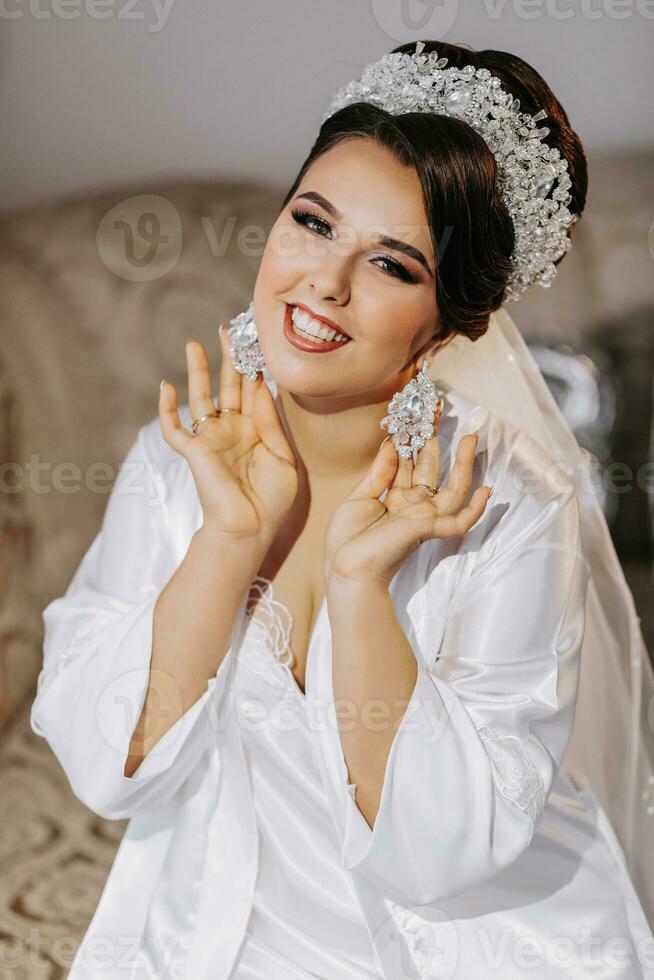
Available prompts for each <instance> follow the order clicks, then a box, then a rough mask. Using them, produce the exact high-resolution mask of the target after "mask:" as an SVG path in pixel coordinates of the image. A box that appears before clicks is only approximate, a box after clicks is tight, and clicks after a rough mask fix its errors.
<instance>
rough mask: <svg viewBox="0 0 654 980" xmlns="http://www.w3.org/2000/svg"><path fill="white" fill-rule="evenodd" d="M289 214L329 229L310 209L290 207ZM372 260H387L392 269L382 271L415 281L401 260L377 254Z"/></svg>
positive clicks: (302, 223) (301, 223)
mask: <svg viewBox="0 0 654 980" xmlns="http://www.w3.org/2000/svg"><path fill="white" fill-rule="evenodd" d="M291 215H292V216H293V219H294V220H295V221H297V223H298V224H300V225H305V226H306V227H307V228H309V222H310V221H316V222H318V224H320V225H322V226H323V228H328V229H329V230H330V231H331V225H330V224H328V222H326V221H324V220H323V219H322V218H321V217H319V215H317V214H313V212H311V211H303V210H301V209H292V210H291ZM310 230H312V229H311V228H310ZM316 234H318V235H322V232H320V231H318V232H316ZM323 237H325V238H326V237H327V236H326V235H324V236H323ZM373 261H375V262H387V263H388V264H389V266H390V267H391V269H392V271H390V270H388V269H385V270H383V271H385V272H388V273H389V275H394V276H396V277H397V278H398V279H402V280H403V281H404V282H412V283H415V282H417V280H416V278H415V277H414V276H413V275H412V274H411V273H410V272H409V270H408V269H407V268H405V266H403V265H402V263H401V262H396V260H395V259H391V258H389V257H388V256H387V255H379V256H378V257H377V258H376V259H374V260H373ZM380 268H381V266H380Z"/></svg>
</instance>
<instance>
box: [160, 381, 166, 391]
mask: <svg viewBox="0 0 654 980" xmlns="http://www.w3.org/2000/svg"><path fill="white" fill-rule="evenodd" d="M165 383H166V382H165V380H164V381H162V382H161V384H160V385H159V391H163V386H164V385H165Z"/></svg>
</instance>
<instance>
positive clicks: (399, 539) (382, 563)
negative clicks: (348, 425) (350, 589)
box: [323, 420, 491, 587]
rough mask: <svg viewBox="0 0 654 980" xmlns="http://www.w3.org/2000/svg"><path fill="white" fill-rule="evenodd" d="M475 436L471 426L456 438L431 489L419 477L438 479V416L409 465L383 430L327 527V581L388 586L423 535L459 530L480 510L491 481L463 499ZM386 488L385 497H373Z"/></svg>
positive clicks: (462, 531)
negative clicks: (448, 462)
mask: <svg viewBox="0 0 654 980" xmlns="http://www.w3.org/2000/svg"><path fill="white" fill-rule="evenodd" d="M477 438H478V436H477V433H471V434H469V435H465V436H463V437H462V438H461V439H460V440H459V444H458V446H457V451H456V458H455V461H454V464H453V465H452V471H451V473H450V479H449V482H448V484H447V486H444V487H441V488H440V490H439V491H438V493H437V494H436V495H435V496H432V495H431V494H429V493H428V491H427V490H425V489H424V487H419V486H417V484H419V483H423V484H426V485H427V486H437V484H438V477H439V469H440V466H439V464H440V453H439V447H438V423H437V420H435V422H434V434H433V436H432V437H431V438H430V439H428V440H427V441H426V442H425V444H424V446H423V447H422V449H420V450H419V451H418V454H417V457H416V463H415V465H414V463H413V460H412V459H411V458H409V459H401V458H400V457H399V456H398V455H397V452H396V450H395V447H394V446H393V443H392V440H391V439H390V437H387V439H385V440H384V441H383V442H382V444H381V446H380V447H379V450H378V452H377V455H376V457H375V459H374V460H373V463H372V465H371V467H370V469H369V470H368V473H367V474H366V476H365V477H364V478H363V480H362V481H361V482H360V483H359V484H358V486H356V487H355V489H354V490H353V491H352V493H351V494H350V495H349V497H347V498H346V499H345V500H344V501H343V503H342V504H341V505H340V507H339V508H338V509H337V511H336V513H335V514H334V516H333V517H332V519H331V521H330V522H329V524H328V526H327V530H326V533H325V559H324V566H323V572H324V577H325V582H326V585H327V587H329V584H330V581H331V580H332V578H336V579H339V580H345V581H347V580H352V581H356V582H362V581H363V582H373V583H375V584H379V583H381V584H382V585H384V586H388V585H389V584H390V581H391V579H392V578H393V576H394V575H395V573H396V572H397V570H398V569H399V568H400V567H401V565H402V564H403V563H404V562H405V561H406V559H407V558H408V557H409V555H410V554H411V553H412V552H413V551H414V550H415V549H416V548H417V547H418V546H419V545H421V544H422V543H423V542H425V541H427V540H429V539H430V538H450V537H455V536H459V535H462V534H465V533H466V532H467V531H468V530H469V529H470V528H471V527H472V525H473V524H474V523H475V522H476V521H477V520H478V518H479V517H481V515H482V514H483V512H484V510H485V509H486V503H487V501H488V498H489V497H490V495H491V487H488V486H481V487H478V488H477V489H476V490H475V492H474V493H473V495H472V498H471V500H470V502H469V503H468V504H466V500H467V497H468V492H469V490H470V485H471V483H472V469H473V464H474V459H475V450H476V447H477ZM387 487H389V490H388V493H387V494H386V496H385V498H384V500H383V501H380V500H378V499H377V498H378V497H379V496H380V495H381V494H382V493H383V492H384V490H385V489H386V488H387Z"/></svg>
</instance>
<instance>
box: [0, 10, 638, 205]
mask: <svg viewBox="0 0 654 980" xmlns="http://www.w3.org/2000/svg"><path fill="white" fill-rule="evenodd" d="M403 9H404V10H405V11H406V13H405V19H404V22H403V21H402V19H401V11H402V10H403ZM0 22H1V23H0V27H1V28H2V30H1V32H0V36H1V37H2V42H1V44H0V113H1V116H2V119H3V154H2V163H1V164H0V208H3V209H4V210H7V209H13V208H15V207H17V206H20V205H22V204H26V203H31V202H35V201H39V200H41V199H43V198H47V197H50V196H52V195H56V194H60V193H62V192H75V191H77V190H85V189H88V188H91V187H98V186H107V185H119V184H121V183H123V182H127V181H129V180H132V179H138V178H150V177H154V178H159V177H164V176H165V177H179V176H191V177H194V176H198V177H209V178H212V177H231V176H238V177H251V178H253V179H260V180H264V181H266V182H268V183H271V184H273V185H281V186H283V185H284V184H287V183H290V180H291V179H292V177H293V176H294V174H295V172H296V170H297V169H298V167H299V165H300V163H301V161H302V159H303V157H304V155H305V154H306V152H307V150H308V148H309V146H310V143H311V141H312V139H313V137H314V136H315V133H316V131H317V126H318V124H319V119H320V116H321V113H322V112H323V110H324V108H325V106H326V104H327V102H328V100H329V98H330V95H331V94H332V93H333V92H334V91H335V89H336V88H337V87H338V86H339V85H340V84H342V83H343V82H345V81H346V80H347V79H349V78H351V77H353V76H354V75H356V74H357V73H358V71H359V70H360V68H361V66H362V65H363V64H364V63H365V62H367V61H371V60H374V59H376V58H378V57H380V56H381V55H382V54H384V53H385V52H386V51H389V50H391V49H392V48H393V47H394V46H396V45H397V44H398V43H400V42H402V41H406V40H417V39H419V38H420V37H432V38H434V39H439V38H444V39H446V40H448V41H453V42H457V43H464V44H467V45H470V46H472V47H475V48H483V47H489V48H499V49H503V50H507V51H511V52H514V53H516V54H519V55H520V56H521V57H523V58H525V59H526V60H527V61H529V62H530V63H531V64H533V65H534V66H535V67H536V68H537V69H538V70H539V71H540V72H541V73H542V74H543V75H544V76H545V78H546V79H547V80H548V81H549V82H550V84H551V85H552V87H553V88H554V90H555V92H556V93H557V95H558V96H559V98H560V100H561V101H562V103H563V104H564V106H565V107H566V109H567V111H568V113H569V116H570V119H571V121H572V124H573V126H574V127H575V128H576V129H577V131H578V132H579V134H580V135H581V137H582V139H583V140H584V142H585V144H586V146H587V148H588V149H589V150H595V149H602V150H604V149H609V148H612V147H624V146H632V147H635V146H638V145H642V144H644V143H646V142H648V141H650V140H651V139H652V133H653V132H654V125H653V123H654V108H653V101H654V100H652V97H651V92H652V71H651V67H650V68H649V69H648V68H647V65H648V64H649V65H650V66H651V64H652V61H653V60H652V58H651V51H652V49H653V47H654V45H653V44H652V42H653V40H654V0H475V2H474V3H473V2H472V0H467V2H465V3H464V2H460V3H456V2H451V0H440V2H438V0H430V2H429V3H427V2H423V0H420V2H418V0H406V2H405V3H404V4H402V2H400V0H366V2H357V0H329V2H328V3H327V2H324V0H323V2H320V3H318V2H316V0H276V2H274V0H249V2H245V0H195V2H191V0H185V2H183V0H115V2H114V0H0ZM413 23H415V24H416V25H418V26H416V27H413V26H412V24H413ZM421 24H422V26H420V25H421Z"/></svg>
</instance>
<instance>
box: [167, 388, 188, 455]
mask: <svg viewBox="0 0 654 980" xmlns="http://www.w3.org/2000/svg"><path fill="white" fill-rule="evenodd" d="M159 425H160V426H161V434H162V436H163V437H164V439H165V441H166V442H167V443H168V445H169V446H172V448H173V449H175V450H176V451H177V452H178V453H181V454H182V456H185V455H186V450H187V448H188V445H189V443H190V442H192V441H193V436H192V435H191V434H190V432H188V431H187V430H186V429H185V428H184V426H183V425H182V423H181V420H180V417H179V413H178V411H177V392H176V391H175V389H174V387H173V386H172V385H171V384H169V383H168V382H167V381H163V382H162V384H161V388H160V391H159Z"/></svg>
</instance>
